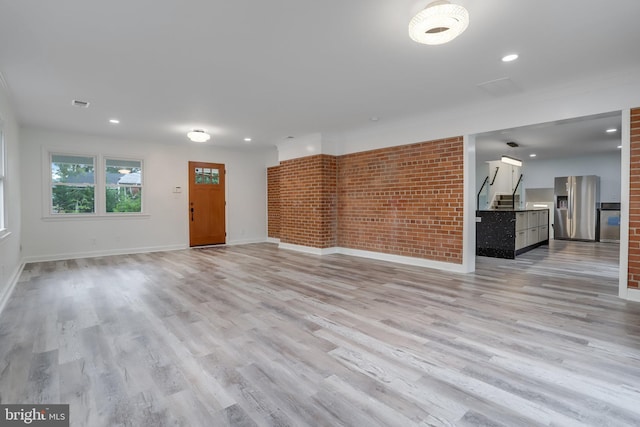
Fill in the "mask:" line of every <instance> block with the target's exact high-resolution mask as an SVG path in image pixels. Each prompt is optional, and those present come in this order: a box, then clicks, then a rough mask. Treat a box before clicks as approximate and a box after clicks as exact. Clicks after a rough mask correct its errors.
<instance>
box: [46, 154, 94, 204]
mask: <svg viewBox="0 0 640 427" xmlns="http://www.w3.org/2000/svg"><path fill="white" fill-rule="evenodd" d="M93 164H94V159H93V157H82V156H66V155H57V154H54V155H52V156H51V182H52V187H51V211H52V213H54V214H69V213H71V214H78V213H93V212H95V176H94V165H93Z"/></svg>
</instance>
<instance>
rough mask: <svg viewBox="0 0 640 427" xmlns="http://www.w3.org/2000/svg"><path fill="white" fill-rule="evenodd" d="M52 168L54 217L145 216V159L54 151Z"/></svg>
mask: <svg viewBox="0 0 640 427" xmlns="http://www.w3.org/2000/svg"><path fill="white" fill-rule="evenodd" d="M49 168H50V169H49V173H50V177H51V179H50V181H49V182H50V188H51V191H50V193H49V201H48V204H49V207H48V214H47V215H48V216H50V217H71V216H84V217H86V216H93V217H100V216H107V215H108V216H115V215H116V214H123V215H130V214H135V213H138V214H141V213H143V197H142V194H143V193H142V185H143V176H142V170H143V162H142V160H139V159H122V158H117V157H110V156H109V157H107V156H103V155H101V154H96V155H83V154H71V153H60V152H50V153H49ZM45 206H46V205H45Z"/></svg>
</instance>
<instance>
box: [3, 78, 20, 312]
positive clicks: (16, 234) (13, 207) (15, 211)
mask: <svg viewBox="0 0 640 427" xmlns="http://www.w3.org/2000/svg"><path fill="white" fill-rule="evenodd" d="M1 82H2V80H1V79H0V121H2V123H3V133H4V141H5V145H6V155H7V162H6V166H7V169H6V179H5V191H6V195H5V196H6V198H5V200H6V203H7V206H6V208H7V209H6V214H7V216H6V226H7V230H6V231H5V232H4V233H3V234H2V236H0V311H1V310H2V307H3V306H4V304H5V303H6V299H7V298H8V296H9V292H10V290H11V288H12V287H13V286H14V285H15V282H16V281H17V279H18V274H19V272H20V269H21V266H22V263H21V255H20V228H21V227H20V221H21V218H20V161H19V159H20V152H19V141H18V125H17V123H16V120H15V117H14V114H13V110H12V108H11V104H10V102H9V98H8V95H7V93H6V91H5V89H4V87H3V86H2V84H1Z"/></svg>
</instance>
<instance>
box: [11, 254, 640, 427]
mask: <svg viewBox="0 0 640 427" xmlns="http://www.w3.org/2000/svg"><path fill="white" fill-rule="evenodd" d="M617 278H618V267H617V246H615V245H612V244H593V243H579V242H552V245H551V247H550V248H547V247H541V248H538V249H535V250H534V251H532V252H529V253H527V254H524V255H522V256H520V257H519V258H518V259H517V260H513V261H509V260H499V259H493V258H478V261H477V271H476V272H475V273H473V274H467V275H463V274H451V273H444V272H440V271H435V270H429V269H423V268H416V267H408V266H402V265H397V264H391V263H385V262H378V261H372V260H366V259H361V258H356V257H347V256H341V255H330V256H324V257H317V256H312V255H305V254H300V253H296V252H290V251H285V250H279V249H278V248H277V246H276V245H273V244H267V243H265V244H255V245H246V246H232V247H218V248H206V249H194V250H184V251H176V252H166V253H153V254H140V255H130V256H114V257H103V258H94V259H78V260H70V261H60V262H45V263H35V264H29V265H27V266H26V267H25V270H24V272H23V274H22V276H21V278H20V281H19V283H18V285H17V287H16V290H15V292H14V294H13V296H12V298H11V300H10V301H9V303H8V306H7V308H6V309H5V311H4V312H3V313H2V314H1V316H0V401H1V402H2V403H40V402H42V403H69V404H70V405H71V406H70V408H71V421H72V422H71V425H73V426H90V427H94V426H166V425H183V426H256V425H258V426H366V427H369V426H403V427H404V426H412V425H420V426H508V427H514V426H584V425H592V426H633V425H635V426H637V425H640V303H632V302H625V301H623V300H620V299H618V298H617V297H616V293H617V280H618V279H617Z"/></svg>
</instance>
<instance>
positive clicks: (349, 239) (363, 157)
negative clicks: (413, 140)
mask: <svg viewBox="0 0 640 427" xmlns="http://www.w3.org/2000/svg"><path fill="white" fill-rule="evenodd" d="M463 155H464V152H463V142H462V137H456V138H450V139H443V140H437V141H430V142H423V143H419V144H412V145H404V146H400V147H391V148H384V149H380V150H374V151H367V152H362V153H355V154H349V155H345V156H341V157H339V158H338V218H339V221H338V246H340V247H345V248H352V249H361V250H367V251H374V252H383V253H387V254H396V255H404V256H410V257H417V258H426V259H430V260H436V261H444V262H451V263H458V264H461V263H462V229H463V203H464V200H463Z"/></svg>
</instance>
